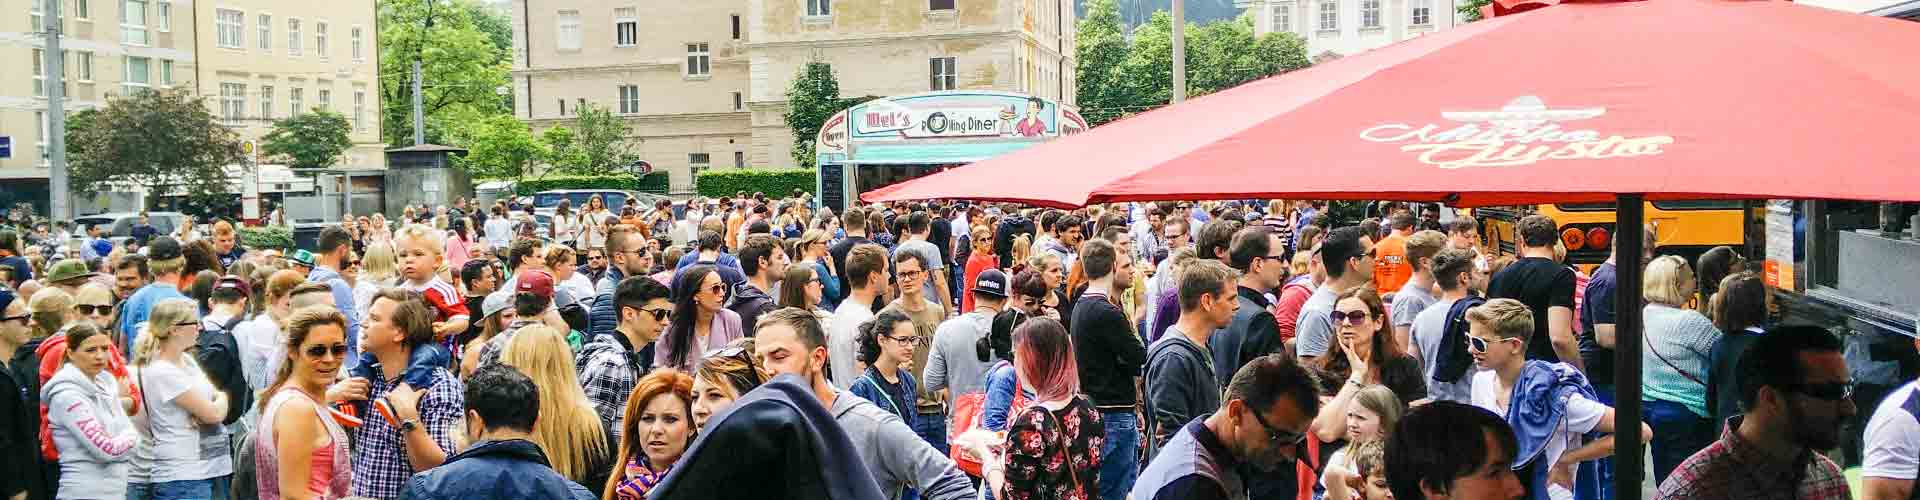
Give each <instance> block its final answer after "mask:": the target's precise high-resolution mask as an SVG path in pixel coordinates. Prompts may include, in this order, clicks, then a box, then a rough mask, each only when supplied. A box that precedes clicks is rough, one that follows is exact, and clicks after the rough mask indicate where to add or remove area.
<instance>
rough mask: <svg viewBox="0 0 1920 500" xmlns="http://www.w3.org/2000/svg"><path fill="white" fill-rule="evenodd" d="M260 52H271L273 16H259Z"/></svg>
mask: <svg viewBox="0 0 1920 500" xmlns="http://www.w3.org/2000/svg"><path fill="white" fill-rule="evenodd" d="M256 38H259V39H260V50H267V51H270V50H273V14H261V15H260V36H258V37H256Z"/></svg>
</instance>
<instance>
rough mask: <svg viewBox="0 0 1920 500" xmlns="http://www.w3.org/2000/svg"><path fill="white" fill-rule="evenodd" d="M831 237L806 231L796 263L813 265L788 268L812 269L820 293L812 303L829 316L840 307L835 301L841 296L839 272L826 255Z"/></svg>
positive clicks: (826, 233)
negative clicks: (818, 282)
mask: <svg viewBox="0 0 1920 500" xmlns="http://www.w3.org/2000/svg"><path fill="white" fill-rule="evenodd" d="M832 236H833V233H831V232H828V231H824V230H820V229H815V230H812V231H807V233H806V234H803V235H800V245H799V247H800V252H799V254H800V259H799V260H797V261H796V262H803V263H809V264H813V265H811V266H788V269H792V268H795V267H811V268H813V275H814V277H815V278H817V279H819V280H820V292H821V293H820V300H817V301H814V303H815V304H818V305H819V307H820V309H822V310H825V311H827V312H828V313H829V314H831V313H832V312H833V310H834V309H837V308H839V307H840V301H839V300H837V298H838V297H839V296H840V294H841V291H840V271H838V270H837V269H835V268H834V267H833V256H832V255H830V254H829V253H827V246H828V240H830V239H832ZM789 272H791V271H789ZM788 307H791V306H788Z"/></svg>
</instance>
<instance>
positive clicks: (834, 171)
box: [818, 163, 848, 213]
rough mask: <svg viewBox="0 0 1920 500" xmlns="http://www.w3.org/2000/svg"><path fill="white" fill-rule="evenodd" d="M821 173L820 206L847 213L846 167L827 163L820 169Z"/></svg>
mask: <svg viewBox="0 0 1920 500" xmlns="http://www.w3.org/2000/svg"><path fill="white" fill-rule="evenodd" d="M818 170H819V172H820V206H822V207H828V208H832V209H833V211H835V212H840V213H845V212H846V211H847V201H848V200H847V190H846V179H845V177H846V165H842V164H839V163H827V164H822V165H820V166H819V167H818Z"/></svg>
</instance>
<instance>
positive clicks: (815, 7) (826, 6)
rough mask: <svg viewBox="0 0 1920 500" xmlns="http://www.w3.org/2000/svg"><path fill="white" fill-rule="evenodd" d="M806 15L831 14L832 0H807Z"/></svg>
mask: <svg viewBox="0 0 1920 500" xmlns="http://www.w3.org/2000/svg"><path fill="white" fill-rule="evenodd" d="M807 15H809V16H830V15H833V0H807Z"/></svg>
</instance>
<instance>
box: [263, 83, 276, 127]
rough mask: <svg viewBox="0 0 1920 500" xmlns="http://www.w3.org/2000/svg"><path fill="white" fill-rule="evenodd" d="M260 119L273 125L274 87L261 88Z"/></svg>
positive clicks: (264, 86) (265, 86)
mask: <svg viewBox="0 0 1920 500" xmlns="http://www.w3.org/2000/svg"><path fill="white" fill-rule="evenodd" d="M260 119H261V120H265V121H266V122H267V123H273V86H272V85H261V86H260Z"/></svg>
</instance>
